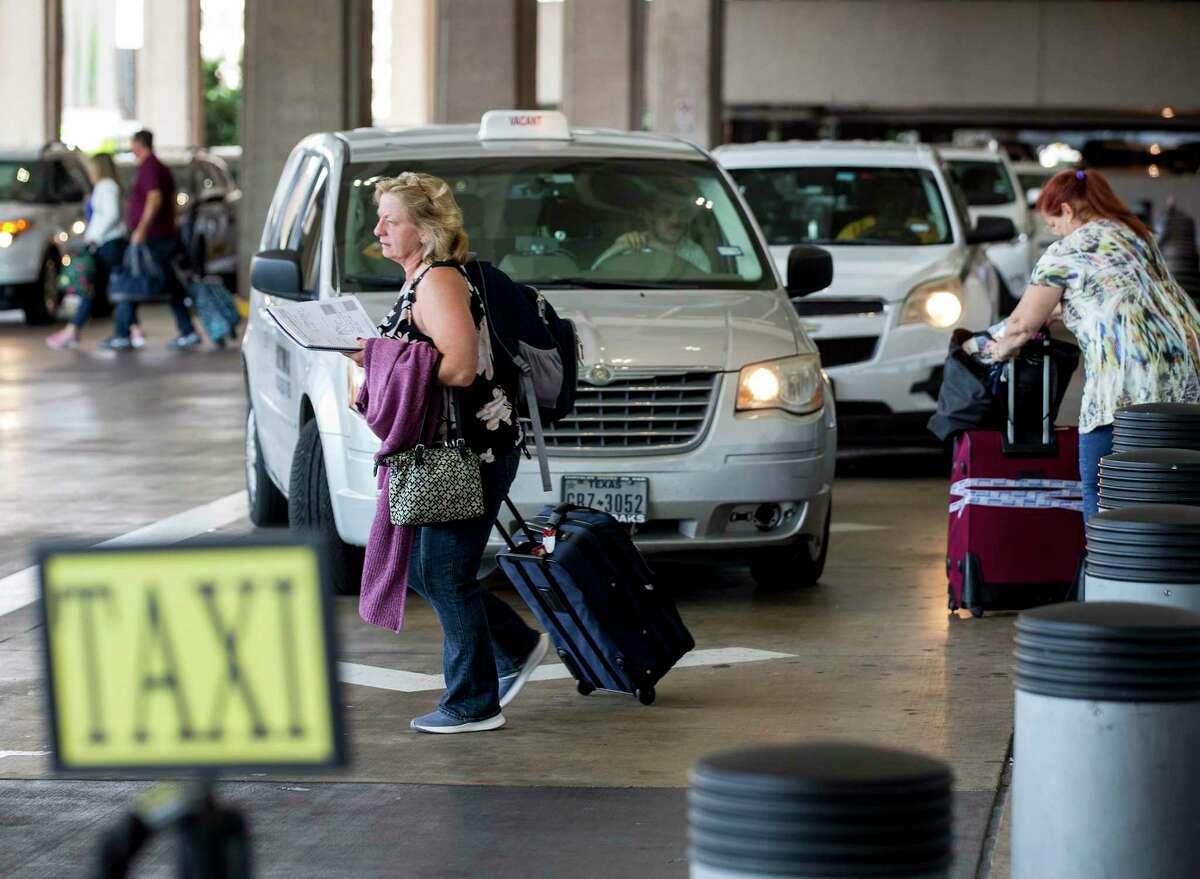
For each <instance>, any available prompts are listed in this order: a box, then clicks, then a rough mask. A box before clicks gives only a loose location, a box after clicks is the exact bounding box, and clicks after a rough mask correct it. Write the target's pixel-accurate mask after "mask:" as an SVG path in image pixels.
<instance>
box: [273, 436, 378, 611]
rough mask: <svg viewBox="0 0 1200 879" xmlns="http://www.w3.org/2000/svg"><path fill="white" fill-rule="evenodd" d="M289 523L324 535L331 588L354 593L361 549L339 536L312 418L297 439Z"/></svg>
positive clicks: (323, 459)
mask: <svg viewBox="0 0 1200 879" xmlns="http://www.w3.org/2000/svg"><path fill="white" fill-rule="evenodd" d="M288 523H289V524H290V525H291V526H292V528H294V529H296V530H298V531H312V532H315V533H316V534H318V535H320V536H321V537H323V538H325V541H326V544H327V545H328V546H329V553H330V559H329V561H330V568H332V574H331V576H332V578H333V583H332V585H333V591H334V592H335V593H337V594H338V595H355V594H357V593H358V591H359V588H360V586H361V582H362V567H363V548H362V547H361V546H352V545H350V544H348V543H346V542H345V541H343V540H342V539H341V538H340V537H339V536H338V532H337V525H336V524H335V523H334V520H333V502H332V501H331V500H330V497H329V480H328V479H327V478H326V477H325V454H324V452H323V450H322V449H321V433H320V431H319V430H318V428H317V420H316V419H315V418H313V419H310V420H309V421H308V423H306V424H305V425H304V427H302V428H301V429H300V438H299V439H298V440H297V441H296V454H295V455H294V456H293V457H292V474H291V482H290V483H289V487H288Z"/></svg>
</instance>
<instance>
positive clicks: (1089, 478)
mask: <svg viewBox="0 0 1200 879" xmlns="http://www.w3.org/2000/svg"><path fill="white" fill-rule="evenodd" d="M1112 447H1113V429H1112V425H1105V426H1104V427H1096V428H1093V429H1092V430H1089V431H1088V432H1087V433H1081V434H1079V478H1080V479H1082V480H1083V523H1084V524H1085V525H1086V524H1087V520H1088V519H1090V518H1091V517H1092V516H1094V515H1096V513H1097V512H1099V509H1100V459H1101V458H1103V457H1104V456H1105V455H1111V454H1112Z"/></svg>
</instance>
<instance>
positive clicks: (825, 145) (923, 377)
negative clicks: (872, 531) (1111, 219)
mask: <svg viewBox="0 0 1200 879" xmlns="http://www.w3.org/2000/svg"><path fill="white" fill-rule="evenodd" d="M714 155H715V156H716V158H717V159H718V161H720V162H721V163H722V164H723V165H724V166H725V167H726V168H727V169H728V170H729V173H730V174H731V175H732V176H733V178H734V180H736V181H737V183H738V186H739V187H740V188H741V190H742V193H743V195H744V196H745V198H746V201H747V202H748V203H749V204H750V207H751V208H752V209H753V211H754V214H755V216H756V217H757V218H758V222H759V225H760V226H761V227H762V231H763V233H764V235H765V236H766V239H767V243H768V244H769V245H770V247H771V253H772V255H773V256H774V257H775V262H776V265H777V266H780V267H782V266H784V265H786V262H787V259H788V253H789V251H790V249H791V248H792V247H794V246H795V245H797V244H816V245H820V246H821V247H823V248H826V249H828V250H829V251H830V253H832V254H833V263H834V275H833V284H832V286H831V287H830V288H829V289H828V290H826V291H823V292H818V293H813V294H811V295H808V296H805V297H803V298H795V299H794V300H793V305H794V307H795V308H796V311H797V313H798V314H799V315H800V316H801V317H802V319H803V320H804V325H805V328H806V329H807V330H808V332H809V335H810V336H812V338H813V340H814V341H815V342H816V343H817V348H818V349H819V350H820V352H821V362H822V364H823V365H824V367H825V370H826V371H827V372H828V373H829V376H830V378H831V379H832V381H833V387H834V392H835V395H836V397H837V407H838V424H839V428H840V436H841V438H840V440H839V444H840V446H841V447H842V448H868V449H869V448H886V449H893V450H895V449H901V448H920V449H926V450H927V449H928V447H929V445H930V444H931V443H932V442H934V439H933V436H932V434H930V433H929V432H928V431H927V430H926V427H925V425H926V422H927V421H928V420H929V416H930V415H932V414H933V410H934V407H935V405H936V402H937V395H938V391H939V389H940V387H941V375H942V365H943V362H944V361H945V358H946V352H947V349H948V347H949V342H950V336H951V334H952V332H953V331H954V330H955V329H956V328H958V327H969V328H971V329H976V330H980V329H984V328H986V327H987V326H989V325H990V324H991V323H993V322H994V321H995V320H996V318H997V315H998V310H999V309H998V296H999V283H998V277H997V273H996V270H995V268H994V267H993V265H992V263H991V262H990V261H989V260H988V258H987V254H986V253H985V252H984V248H983V247H982V246H980V245H986V244H992V243H996V242H1000V241H1010V240H1012V239H1014V238H1016V237H1017V234H1018V233H1017V230H1016V228H1015V226H1014V225H1013V223H1012V221H1011V220H1009V219H1007V218H1000V217H995V218H993V217H984V218H981V219H980V221H979V224H978V225H977V226H973V225H972V223H971V220H970V217H969V213H968V208H967V205H966V201H965V199H964V198H963V197H962V194H961V192H960V190H959V189H958V187H957V186H955V185H954V184H953V183H952V182H951V181H950V179H949V176H948V174H947V172H946V171H945V169H944V167H943V165H942V160H941V158H940V157H939V155H938V153H937V151H936V150H934V149H933V148H932V147H930V146H928V145H924V144H902V143H873V142H865V141H846V142H837V141H819V142H814V141H792V142H783V143H780V142H775V143H758V144H736V145H729V146H723V147H719V148H717V149H716V150H715V151H714Z"/></svg>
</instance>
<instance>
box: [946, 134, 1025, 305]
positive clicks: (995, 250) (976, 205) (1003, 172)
mask: <svg viewBox="0 0 1200 879" xmlns="http://www.w3.org/2000/svg"><path fill="white" fill-rule="evenodd" d="M938 152H939V153H940V154H941V156H942V161H943V163H944V164H945V166H946V168H947V170H949V172H950V177H951V179H952V180H953V181H954V182H955V183H956V184H957V185H958V187H959V188H960V189H961V190H962V193H963V196H964V197H965V198H966V200H967V212H968V214H969V215H970V217H971V222H972V223H976V222H978V221H979V218H980V217H983V216H988V217H1005V218H1007V219H1009V220H1011V221H1012V224H1013V226H1015V227H1016V230H1017V237H1016V238H1014V239H1013V240H1012V241H1001V242H999V243H996V244H991V245H989V246H988V248H987V255H988V259H990V260H991V261H992V264H993V265H995V266H996V270H997V272H998V273H999V275H1000V283H1001V285H1002V286H1001V290H1000V297H1001V302H1000V304H1001V312H1002V313H1003V314H1007V313H1008V312H1010V311H1011V310H1012V307H1013V306H1014V305H1015V304H1016V300H1018V299H1020V298H1021V294H1022V293H1024V292H1025V287H1026V285H1028V283H1029V275H1030V273H1031V272H1032V271H1033V264H1034V262H1035V261H1036V259H1037V255H1038V253H1040V251H1037V248H1036V244H1035V240H1034V239H1035V235H1036V231H1037V229H1036V226H1035V225H1034V220H1033V216H1032V214H1031V212H1030V210H1029V206H1028V204H1027V203H1026V198H1025V193H1024V191H1023V190H1022V188H1021V183H1020V180H1019V179H1018V178H1017V172H1016V171H1015V170H1014V169H1013V166H1012V163H1011V162H1009V160H1008V157H1007V156H1006V155H1005V154H1004V153H1003V152H1002V151H1000V150H999V149H989V148H985V147H971V148H968V147H952V146H945V147H939V148H938Z"/></svg>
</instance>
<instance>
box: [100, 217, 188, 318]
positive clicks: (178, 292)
mask: <svg viewBox="0 0 1200 879" xmlns="http://www.w3.org/2000/svg"><path fill="white" fill-rule="evenodd" d="M176 245H177V242H176V240H175V238H174V237H171V238H150V239H148V240H147V241H146V246H147V247H148V248H150V255H151V256H152V257H154V262H155V264H156V265H157V266H158V269H159V271H160V272H162V275H163V277H164V278H166V279H167V295H168V296H170V303H171V313H172V314H174V315H175V326H176V327H178V329H179V335H181V336H190V335H191V334H192V333H194V332H196V327H195V326H194V325H193V324H192V316H191V314H189V313H188V310H187V306H186V305H184V302H183V300H184V299H185V298H186V297H187V291H186V290H184V289H183V285H182V284H181V283H179V276H178V275H177V274H176V273H175V265H174V262H175V250H176ZM135 323H137V305H136V304H135V303H133V302H119V303H117V316H116V318H115V319H114V321H113V336H114V337H115V338H118V339H128V338H129V328H130V327H131V326H133V325H134V324H135Z"/></svg>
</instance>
